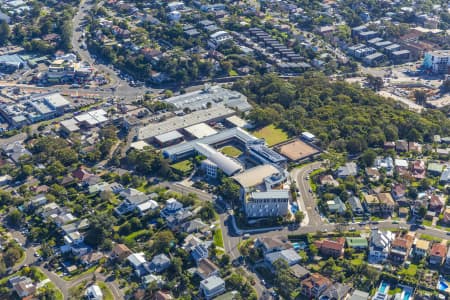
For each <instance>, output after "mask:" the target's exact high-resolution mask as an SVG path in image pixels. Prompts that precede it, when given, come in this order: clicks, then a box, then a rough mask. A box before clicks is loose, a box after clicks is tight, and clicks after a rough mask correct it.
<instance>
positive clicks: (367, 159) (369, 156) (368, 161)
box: [360, 149, 377, 167]
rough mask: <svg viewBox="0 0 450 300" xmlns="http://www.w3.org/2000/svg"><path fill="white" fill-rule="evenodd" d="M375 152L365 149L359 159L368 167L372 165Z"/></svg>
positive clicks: (375, 155)
mask: <svg viewBox="0 0 450 300" xmlns="http://www.w3.org/2000/svg"><path fill="white" fill-rule="evenodd" d="M376 157H377V154H376V153H375V151H373V150H372V149H367V150H366V151H364V152H363V154H361V156H360V161H361V163H362V165H363V166H364V167H370V166H372V165H373V162H374V161H375V158H376Z"/></svg>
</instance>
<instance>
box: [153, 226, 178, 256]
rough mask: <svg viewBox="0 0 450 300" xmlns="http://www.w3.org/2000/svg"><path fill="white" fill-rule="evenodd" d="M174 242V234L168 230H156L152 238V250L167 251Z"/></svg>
mask: <svg viewBox="0 0 450 300" xmlns="http://www.w3.org/2000/svg"><path fill="white" fill-rule="evenodd" d="M174 242H176V239H175V236H174V235H173V233H172V231H170V230H163V231H160V232H158V233H157V234H156V235H155V237H154V239H153V247H152V248H153V250H154V252H166V253H167V252H168V250H169V248H171V246H172V245H173V243H174Z"/></svg>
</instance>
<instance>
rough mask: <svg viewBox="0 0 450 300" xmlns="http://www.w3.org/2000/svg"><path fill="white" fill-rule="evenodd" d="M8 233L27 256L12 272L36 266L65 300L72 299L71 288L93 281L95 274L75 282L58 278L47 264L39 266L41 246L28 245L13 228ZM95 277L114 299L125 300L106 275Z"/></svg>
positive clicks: (81, 277) (113, 282)
mask: <svg viewBox="0 0 450 300" xmlns="http://www.w3.org/2000/svg"><path fill="white" fill-rule="evenodd" d="M8 231H9V232H10V233H11V235H12V237H13V238H14V239H16V240H17V241H18V242H19V243H20V244H21V245H23V247H24V251H25V254H24V256H25V257H24V258H23V260H22V261H21V262H20V263H18V264H17V265H15V266H14V267H13V269H12V272H17V271H18V270H20V269H21V268H22V267H23V266H31V265H35V266H36V267H38V268H39V270H41V271H42V272H43V273H44V274H45V275H46V276H47V277H48V278H49V279H50V280H51V281H52V282H53V283H54V284H55V286H56V287H57V288H58V289H59V290H60V291H61V293H62V294H63V296H64V299H66V300H67V299H69V298H70V293H69V290H70V288H72V287H74V286H77V285H79V284H80V283H81V282H83V281H84V280H90V279H92V275H93V274H94V273H90V274H84V275H81V276H80V277H77V278H75V279H73V280H64V279H62V278H61V277H60V276H58V275H57V274H55V273H54V272H51V271H49V270H47V269H45V268H44V267H43V265H44V264H45V262H42V263H41V264H37V258H36V257H35V256H34V254H35V252H36V250H38V249H39V246H35V247H34V246H32V245H27V238H26V237H25V236H24V235H23V234H22V233H21V232H19V231H17V230H15V229H13V228H8ZM95 276H96V278H97V281H103V282H105V284H106V285H107V286H108V288H109V290H110V291H111V293H112V294H113V296H114V299H116V300H120V299H124V297H125V296H124V294H123V293H122V291H121V290H120V288H119V287H118V285H117V282H115V281H113V280H110V278H108V277H106V276H105V275H103V274H101V273H98V272H95Z"/></svg>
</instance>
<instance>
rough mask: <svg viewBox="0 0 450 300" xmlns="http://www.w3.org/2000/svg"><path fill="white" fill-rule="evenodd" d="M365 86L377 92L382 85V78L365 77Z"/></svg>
mask: <svg viewBox="0 0 450 300" xmlns="http://www.w3.org/2000/svg"><path fill="white" fill-rule="evenodd" d="M367 84H368V85H369V87H370V88H372V89H373V90H374V91H379V90H381V88H382V87H383V85H384V82H383V78H381V77H378V76H373V75H370V74H369V75H367Z"/></svg>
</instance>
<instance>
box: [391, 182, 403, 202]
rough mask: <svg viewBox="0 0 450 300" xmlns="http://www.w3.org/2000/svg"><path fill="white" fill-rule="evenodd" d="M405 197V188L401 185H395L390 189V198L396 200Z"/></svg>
mask: <svg viewBox="0 0 450 300" xmlns="http://www.w3.org/2000/svg"><path fill="white" fill-rule="evenodd" d="M405 195H406V186H405V185H404V184H402V183H396V184H395V185H394V186H393V187H392V198H394V200H398V199H400V198H402V197H404V196H405Z"/></svg>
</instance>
